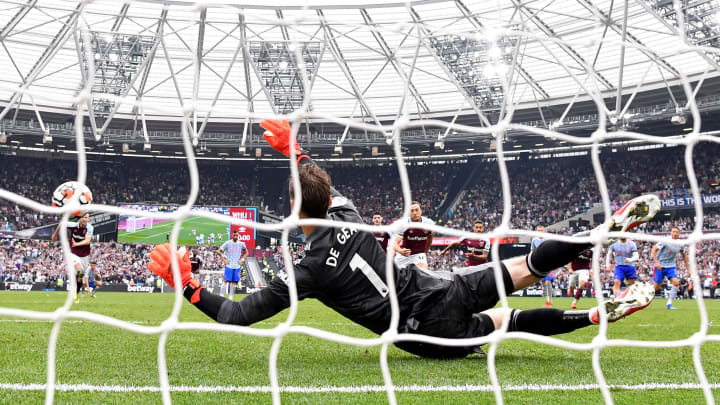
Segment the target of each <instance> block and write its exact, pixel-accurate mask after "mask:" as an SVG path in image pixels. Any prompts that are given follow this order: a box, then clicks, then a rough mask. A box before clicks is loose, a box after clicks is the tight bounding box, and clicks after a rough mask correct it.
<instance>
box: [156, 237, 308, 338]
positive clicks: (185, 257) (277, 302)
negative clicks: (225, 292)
mask: <svg viewBox="0 0 720 405" xmlns="http://www.w3.org/2000/svg"><path fill="white" fill-rule="evenodd" d="M171 255H172V252H171V249H170V245H169V244H167V243H165V244H162V245H158V246H156V247H155V249H153V251H152V252H151V253H150V258H151V261H150V264H149V266H148V267H149V268H150V270H151V271H152V272H153V273H155V274H157V275H158V276H160V277H162V278H163V280H165V282H166V283H168V284H169V285H170V286H171V287H173V288H175V289H177V288H181V289H182V290H183V296H184V297H185V298H186V299H187V300H188V301H190V303H191V304H193V305H195V306H196V307H197V308H198V309H199V310H201V311H202V312H203V313H205V315H207V316H209V317H210V318H212V319H214V320H215V321H217V322H220V323H230V324H235V325H243V326H247V325H251V324H253V323H256V322H259V321H262V320H263V319H267V318H269V317H271V316H273V315H275V314H277V313H278V312H280V311H282V310H283V309H285V308H287V307H289V306H290V297H289V292H288V289H287V285H286V284H285V282H284V281H283V280H282V279H281V278H280V277H276V278H275V279H274V280H273V281H272V282H270V285H269V286H268V287H267V288H263V289H262V290H260V291H258V292H256V293H254V294H250V295H248V296H246V297H245V298H243V299H242V300H241V301H231V300H229V299H227V298H225V297H221V296H219V295H215V294H213V293H211V292H208V291H207V290H205V288H204V287H202V286H201V285H200V282H199V281H198V280H197V279H195V278H193V277H192V271H193V270H194V269H193V265H192V263H191V262H190V256H189V254H188V252H187V251H186V250H185V248H180V249H179V251H178V252H177V259H178V266H179V268H178V271H179V273H180V283H179V284H176V283H175V279H174V278H173V273H172V264H171V263H172V261H171V257H172V256H171ZM298 270H299V269H298V268H296V274H295V276H296V283H297V285H298V294H299V295H300V296H299V298H300V299H303V298H306V297H308V296H309V295H310V294H309V292H308V291H313V288H312V287H311V286H309V285H308V283H309V280H308V278H307V277H304V274H305V273H304V272H301V271H298Z"/></svg>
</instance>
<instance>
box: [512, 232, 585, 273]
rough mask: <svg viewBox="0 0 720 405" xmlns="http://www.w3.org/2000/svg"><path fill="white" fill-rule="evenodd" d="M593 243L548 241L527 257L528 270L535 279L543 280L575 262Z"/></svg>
mask: <svg viewBox="0 0 720 405" xmlns="http://www.w3.org/2000/svg"><path fill="white" fill-rule="evenodd" d="M591 247H592V244H591V243H570V242H560V241H557V240H546V241H545V242H543V243H541V244H540V246H538V247H537V249H535V250H534V251H532V252H531V253H530V254H528V255H527V257H526V258H525V261H526V262H527V265H528V269H530V273H532V274H533V275H534V276H535V277H540V278H543V277H545V276H547V274H548V273H550V272H551V271H553V270H555V269H557V268H559V267H562V266H565V265H566V264H568V263H570V262H571V261H573V260H574V259H575V258H577V257H578V255H579V254H580V253H581V252H582V251H583V250H585V249H589V248H591Z"/></svg>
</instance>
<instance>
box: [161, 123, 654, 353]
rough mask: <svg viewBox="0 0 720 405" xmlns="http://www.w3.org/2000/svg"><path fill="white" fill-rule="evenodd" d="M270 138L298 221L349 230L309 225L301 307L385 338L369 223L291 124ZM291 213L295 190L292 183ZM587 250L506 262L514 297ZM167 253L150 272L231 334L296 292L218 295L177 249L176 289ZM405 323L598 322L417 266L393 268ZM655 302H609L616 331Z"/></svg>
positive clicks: (381, 262) (642, 210) (642, 202)
mask: <svg viewBox="0 0 720 405" xmlns="http://www.w3.org/2000/svg"><path fill="white" fill-rule="evenodd" d="M261 125H262V126H263V127H264V128H266V129H267V130H268V132H266V133H265V139H266V140H267V141H268V142H269V143H270V145H271V146H272V147H273V148H274V149H275V150H276V151H278V152H280V153H282V154H284V155H285V156H288V155H290V147H291V145H292V146H293V147H294V148H295V153H296V154H297V156H299V157H298V163H299V165H298V166H299V167H298V169H299V170H298V172H299V181H300V186H301V193H302V205H301V207H300V218H323V219H329V220H333V221H338V222H344V223H346V224H345V225H344V226H342V227H325V226H315V225H303V226H301V229H302V231H303V233H304V234H305V236H306V238H307V245H306V249H305V256H304V257H303V258H302V259H300V260H298V262H297V263H296V264H295V265H294V274H295V284H296V286H297V296H298V299H300V300H302V299H305V298H316V299H318V300H319V301H321V302H322V303H324V304H325V305H327V306H329V307H330V308H332V309H333V310H335V311H337V312H338V313H340V314H341V315H343V316H345V317H346V318H348V319H350V320H352V321H354V322H356V323H358V324H360V325H362V326H364V327H366V328H368V329H370V330H371V331H373V332H375V333H378V334H382V333H384V332H385V331H386V330H387V329H388V327H389V325H390V319H391V309H390V297H389V296H388V294H389V289H388V286H387V281H386V268H385V257H386V255H385V252H383V251H382V249H381V248H380V245H379V244H378V243H377V241H376V240H375V237H374V236H373V235H372V233H370V232H364V231H358V230H357V229H356V228H354V227H353V226H352V223H359V224H361V223H363V220H362V218H361V217H360V215H359V214H358V212H357V210H356V209H355V206H354V205H353V204H352V202H350V201H349V200H347V199H346V198H345V197H343V196H342V195H340V194H339V193H338V192H337V190H335V189H334V188H332V187H331V185H330V177H329V176H328V174H327V173H326V172H325V171H324V170H322V169H320V168H319V167H317V166H316V165H315V164H314V162H313V161H312V160H311V159H310V158H309V157H308V156H307V155H301V154H300V149H299V147H298V146H297V143H296V141H295V140H294V138H293V137H292V136H291V130H290V125H289V124H288V122H287V121H282V122H280V121H263V122H262V123H261ZM289 188H290V189H289V192H290V204H291V206H293V205H294V204H295V200H294V199H293V196H294V193H293V184H292V182H290V185H289ZM659 207H660V204H659V200H658V198H657V197H655V196H653V195H646V196H641V197H637V198H635V199H634V200H633V201H632V206H631V207H630V209H626V210H624V211H623V212H622V213H621V214H618V215H615V216H613V218H612V219H611V221H612V222H611V223H610V230H611V231H627V230H628V229H631V228H632V227H634V226H636V225H637V224H639V223H643V222H646V221H648V220H650V218H652V217H653V215H655V214H656V213H657V211H658V210H659ZM590 247H591V245H590V244H588V243H568V242H562V241H553V240H549V241H546V242H545V243H543V244H542V245H541V246H539V247H538V248H537V249H536V250H535V251H533V252H532V253H531V254H530V255H528V256H519V257H515V258H512V259H507V260H503V261H502V262H501V264H500V267H501V273H502V280H503V285H502V286H501V288H504V290H505V292H506V293H507V294H510V293H512V292H513V291H516V290H519V289H523V288H525V287H528V286H530V285H533V284H535V283H537V281H538V280H540V279H541V278H543V277H545V275H546V274H547V273H549V272H550V271H552V269H556V268H558V267H560V266H562V265H564V264H567V263H568V262H569V261H570V260H572V259H574V258H575V257H577V255H578V254H580V253H581V252H582V251H583V250H585V249H588V248H590ZM170 254H171V250H170V246H169V245H168V244H164V245H159V246H157V247H156V248H155V249H154V250H153V252H152V253H151V259H152V261H151V263H150V266H149V267H150V269H151V270H152V271H153V272H154V273H156V274H158V275H159V276H161V277H162V278H163V279H165V281H167V282H168V283H169V284H170V285H172V286H175V287H176V288H182V289H183V295H184V296H185V297H186V299H187V300H188V301H189V302H190V303H192V304H193V305H195V306H196V307H197V308H198V309H199V310H201V311H202V312H203V313H205V314H206V315H208V316H209V317H211V318H212V319H214V320H216V321H218V322H221V323H228V324H236V325H251V324H254V323H256V322H259V321H262V320H264V319H267V318H269V317H271V316H273V315H275V314H277V313H278V312H280V311H282V310H283V309H285V308H287V307H289V306H290V292H289V289H288V285H287V284H286V281H285V280H284V278H283V277H276V278H275V279H274V280H272V281H271V282H270V284H269V286H268V287H267V288H263V289H261V290H260V291H258V292H256V293H254V294H250V295H248V296H246V297H245V298H243V299H242V300H241V301H238V302H235V301H230V300H227V299H225V298H223V297H221V296H218V295H214V294H212V293H210V292H208V291H207V290H205V289H204V288H202V287H201V286H199V285H198V284H197V281H196V280H194V279H193V278H192V277H191V267H192V266H191V264H190V259H189V256H188V254H187V252H186V251H184V248H183V249H180V251H179V252H178V262H179V264H180V268H179V269H178V270H179V276H180V277H179V279H178V283H175V281H174V279H173V275H172V270H171V268H170V262H171V260H170V259H171V257H170ZM391 271H392V272H393V278H394V280H395V285H396V289H395V290H396V292H397V298H398V303H399V316H400V323H399V326H398V330H397V332H400V333H414V334H424V335H429V336H435V337H443V338H474V337H482V336H487V335H488V334H490V333H492V332H493V331H495V330H496V329H497V328H499V327H500V325H501V324H502V321H503V319H504V318H505V317H506V316H508V317H509V319H510V322H509V326H508V327H509V330H510V331H522V332H530V333H536V334H541V335H555V334H560V333H568V332H571V331H573V330H576V329H578V328H583V327H586V326H589V325H593V324H595V325H596V324H598V323H599V322H600V317H599V312H598V309H597V308H593V309H590V310H587V311H564V310H560V309H554V308H537V309H530V310H522V311H521V310H516V309H509V310H506V309H503V308H493V307H494V306H495V304H497V302H498V300H499V296H498V291H497V287H496V284H495V275H494V272H493V269H492V265H491V264H490V263H487V264H484V265H481V266H473V267H467V268H464V269H463V273H462V274H458V273H450V272H446V271H440V272H431V271H427V270H424V269H421V268H418V267H417V266H415V265H411V266H408V267H400V266H397V265H396V266H394V267H393V268H392V269H391ZM653 296H654V292H653V289H652V287H651V286H650V285H649V284H646V283H638V284H635V285H634V286H633V287H631V288H630V289H628V292H627V293H626V294H625V295H624V296H623V297H620V298H617V299H614V300H609V301H606V302H605V304H604V306H605V311H606V312H607V315H608V320H609V321H610V322H614V321H617V320H618V319H620V318H623V317H625V316H627V315H630V314H632V313H634V312H636V311H638V310H640V309H643V308H645V307H647V306H648V305H649V304H650V302H651V301H652V299H653ZM395 345H396V346H398V347H399V348H401V349H402V350H405V351H408V352H410V353H414V354H416V355H419V356H424V357H433V358H461V357H465V356H467V355H468V354H470V353H473V352H474V351H475V350H476V349H477V348H478V346H477V345H471V346H462V347H450V346H440V345H434V344H427V343H421V342H412V341H397V342H395Z"/></svg>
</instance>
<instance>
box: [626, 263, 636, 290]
mask: <svg viewBox="0 0 720 405" xmlns="http://www.w3.org/2000/svg"><path fill="white" fill-rule="evenodd" d="M635 281H637V269H636V268H635V267H632V266H629V267H628V268H627V269H626V270H625V282H626V283H627V285H628V286H631V285H633V284H635Z"/></svg>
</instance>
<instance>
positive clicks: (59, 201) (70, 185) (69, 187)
mask: <svg viewBox="0 0 720 405" xmlns="http://www.w3.org/2000/svg"><path fill="white" fill-rule="evenodd" d="M76 194H77V195H78V197H77V198H78V201H79V202H80V205H87V204H90V203H91V202H92V192H91V191H90V189H89V188H88V186H86V185H84V184H82V183H78V182H77V181H67V182H65V183H63V184H61V185H59V186H57V188H56V189H55V191H53V194H52V206H53V207H64V206H66V205H68V204H70V201H72V198H73V196H74V195H76ZM82 215H83V211H82V210H80V211H73V212H71V213H70V217H71V218H70V219H76V218H78V217H80V216H82Z"/></svg>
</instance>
